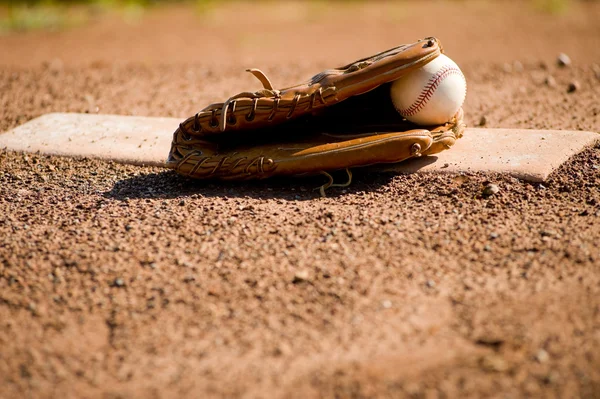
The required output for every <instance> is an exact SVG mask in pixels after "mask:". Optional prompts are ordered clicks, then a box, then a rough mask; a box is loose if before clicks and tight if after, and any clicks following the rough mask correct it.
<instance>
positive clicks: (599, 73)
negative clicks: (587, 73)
mask: <svg viewBox="0 0 600 399" xmlns="http://www.w3.org/2000/svg"><path fill="white" fill-rule="evenodd" d="M592 70H593V71H594V75H595V76H596V79H598V80H600V65H598V64H592Z"/></svg>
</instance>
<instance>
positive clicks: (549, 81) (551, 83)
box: [544, 75, 556, 87]
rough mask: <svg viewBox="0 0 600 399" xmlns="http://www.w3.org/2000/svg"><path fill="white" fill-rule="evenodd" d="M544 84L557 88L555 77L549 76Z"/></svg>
mask: <svg viewBox="0 0 600 399" xmlns="http://www.w3.org/2000/svg"><path fill="white" fill-rule="evenodd" d="M544 84H545V85H546V86H548V87H556V79H554V76H551V75H548V76H546V79H544Z"/></svg>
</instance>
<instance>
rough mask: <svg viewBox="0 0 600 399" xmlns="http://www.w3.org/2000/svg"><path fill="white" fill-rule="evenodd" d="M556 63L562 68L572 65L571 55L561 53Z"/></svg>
mask: <svg viewBox="0 0 600 399" xmlns="http://www.w3.org/2000/svg"><path fill="white" fill-rule="evenodd" d="M556 64H557V65H558V66H559V67H561V68H564V67H568V66H571V57H569V56H568V55H566V54H565V53H560V54H559V55H558V58H557V59H556Z"/></svg>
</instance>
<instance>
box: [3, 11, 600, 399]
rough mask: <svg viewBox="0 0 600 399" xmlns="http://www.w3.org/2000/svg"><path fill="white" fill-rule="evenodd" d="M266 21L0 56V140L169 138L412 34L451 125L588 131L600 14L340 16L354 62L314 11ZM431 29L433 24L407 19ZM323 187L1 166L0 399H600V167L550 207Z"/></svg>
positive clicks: (516, 196)
mask: <svg viewBox="0 0 600 399" xmlns="http://www.w3.org/2000/svg"><path fill="white" fill-rule="evenodd" d="M269 4H271V3H269V2H267V3H265V4H262V3H261V4H259V5H257V6H256V7H255V8H248V6H244V7H247V8H248V9H247V10H245V11H244V13H245V14H244V17H246V16H247V15H250V14H249V13H254V14H252V15H255V16H256V18H254V19H252V20H253V21H254V22H253V23H254V25H252V24H251V23H250V22H248V21H245V20H244V21H241V19H240V18H241V17H240V16H239V15H238V16H237V17H235V18H238V19H240V21H241V22H240V21H237V22H239V23H240V29H242V30H243V29H246V28H247V27H248V26H250V25H252V26H253V27H254V30H252V32H251V34H250V33H249V34H248V35H249V36H250V37H249V38H246V39H243V40H242V39H240V37H239V35H234V34H233V33H232V32H231V29H230V28H231V26H230V24H232V23H233V22H231V21H230V20H229V19H227V18H225V17H224V16H226V15H228V14H227V13H228V12H230V11H231V9H230V7H231V6H223V7H221V8H217V9H215V10H214V11H211V13H212V14H211V15H212V17H211V19H210V21H212V22H211V23H210V24H208V25H206V24H205V25H198V24H196V25H192V24H189V21H190V18H191V17H190V16H189V14H188V13H187V12H186V10H187V9H185V8H181V7H173V8H168V9H154V10H150V11H149V12H148V13H147V15H146V16H144V17H143V18H142V20H141V21H140V22H139V23H138V24H133V25H132V24H130V23H129V22H127V21H121V20H119V19H118V18H101V19H100V20H99V21H97V22H96V23H94V24H92V25H90V26H87V27H82V28H78V29H73V30H68V31H65V32H58V33H52V34H48V33H39V32H38V33H35V32H34V33H24V34H11V35H7V36H0V52H1V53H2V54H4V56H3V58H2V60H0V64H1V65H3V66H1V67H0V131H3V130H6V129H9V128H12V127H14V126H17V125H19V124H21V123H23V122H25V121H27V120H30V119H31V118H33V117H36V116H39V115H41V114H44V113H47V112H53V111H61V112H64V111H74V112H92V113H94V112H100V113H116V114H123V115H153V116H176V117H181V118H185V117H186V116H189V115H190V114H192V113H193V112H195V111H197V110H198V109H199V108H202V107H203V106H204V105H206V104H208V103H210V102H212V101H217V100H222V99H223V98H224V97H227V96H229V95H231V94H234V93H235V92H238V91H242V90H253V89H255V88H257V87H256V85H257V83H256V82H254V81H253V79H252V77H247V76H244V75H243V70H244V69H245V68H247V67H249V66H253V67H260V68H262V69H264V70H265V71H266V72H268V73H269V76H270V77H271V79H272V80H273V81H274V82H275V84H276V85H277V86H281V85H290V84H293V83H296V82H298V81H302V80H304V79H306V78H308V77H309V76H311V75H313V74H314V73H316V72H318V71H319V70H321V69H323V68H327V67H334V66H337V64H338V61H339V64H340V65H341V64H343V63H344V62H346V61H351V60H353V59H354V58H356V57H357V56H364V55H369V54H371V53H373V52H375V51H378V50H381V49H384V48H386V47H391V46H393V45H397V44H399V43H402V42H409V41H413V40H414V39H417V38H418V37H419V36H425V35H427V34H435V35H437V36H439V37H440V39H441V40H442V42H443V43H444V45H445V48H446V50H447V53H448V55H449V56H451V57H453V58H455V59H456V60H457V61H458V62H459V65H461V67H462V68H463V70H464V72H465V75H466V77H467V81H468V83H469V92H468V97H467V102H466V104H465V113H466V119H467V122H468V124H469V126H476V125H480V124H481V125H485V126H486V127H506V128H524V127H525V128H527V127H529V128H546V129H573V130H577V129H581V130H591V131H600V116H599V114H600V105H599V101H598V96H599V93H600V79H598V73H599V70H600V69H599V67H598V65H597V63H598V62H600V51H599V50H598V48H600V46H599V45H598V41H599V40H600V25H598V24H597V20H598V19H597V18H595V17H596V16H598V15H599V12H600V3H596V2H582V3H578V2H575V3H574V4H573V6H572V8H571V9H570V11H569V12H567V13H566V14H564V15H559V16H551V15H548V14H544V13H540V12H537V11H535V10H534V9H524V8H523V7H526V6H524V5H521V6H519V4H521V2H506V4H504V5H503V7H493V5H492V4H496V3H486V2H461V3H460V5H459V6H454V5H452V4H454V3H450V5H448V4H445V3H437V2H436V3H429V2H423V3H419V4H420V5H406V8H405V9H404V8H401V9H399V11H397V12H398V14H397V16H396V17H394V18H398V20H395V19H390V18H392V16H393V15H392V14H391V12H392V11H393V10H390V9H386V8H385V7H391V6H390V5H389V4H387V3H385V4H376V5H375V6H370V7H368V8H361V7H363V6H359V5H356V4H354V3H351V5H349V6H346V7H343V8H341V11H340V13H341V14H340V15H343V16H345V17H347V18H350V17H352V16H354V17H353V18H355V19H354V20H359V19H360V18H365V15H366V16H367V17H370V18H371V19H367V20H368V21H372V20H373V19H376V18H379V20H380V21H382V22H381V23H380V24H374V23H373V22H369V23H368V24H367V28H365V35H364V37H363V36H361V35H359V36H360V37H358V38H357V40H356V43H348V41H347V40H348V37H351V36H350V35H352V34H354V35H356V25H353V24H352V23H349V22H348V21H353V19H349V20H348V19H347V20H345V22H344V21H343V20H342V19H339V20H338V19H335V18H333V17H332V15H335V14H332V11H331V10H329V9H328V8H327V7H326V6H317V5H315V4H317V3H315V4H312V3H311V4H312V5H301V4H300V3H289V4H291V5H288V6H287V7H292V6H293V7H292V8H291V9H288V10H287V11H286V12H284V13H283V14H277V13H280V12H281V10H282V9H284V11H285V7H284V6H276V7H275V11H272V12H270V13H269V12H267V11H268V7H269ZM434 6H435V7H438V8H437V9H436V8H433V9H435V10H437V12H438V13H439V14H436V15H443V16H444V21H442V22H443V23H440V22H439V21H438V22H437V23H436V19H435V18H432V20H433V21H429V20H428V21H424V22H423V25H420V24H419V23H420V21H417V20H416V19H415V18H410V17H408V16H410V15H426V14H427V13H430V12H431V10H432V7H434ZM294 7H295V8H294ZM302 7H305V8H302ZM311 7H312V8H311ZM314 7H325V8H321V9H318V8H317V9H315V8H314ZM340 7H341V6H340ZM527 7H529V6H527ZM306 9H308V11H306ZM298 10H300V11H302V10H304V11H302V12H306V15H307V16H305V17H302V18H308V19H307V20H304V19H302V18H300V17H297V15H299V13H300V11H298ZM382 10H383V11H382ZM527 13H528V14H527ZM458 14H461V15H462V16H463V17H464V18H463V19H460V20H458V22H457V23H458V24H459V25H460V27H462V28H463V29H458V28H457V29H456V30H451V31H449V32H448V33H446V31H445V30H442V29H441V28H440V27H439V26H440V25H443V26H444V27H446V29H447V20H448V17H449V16H456V15H458ZM281 15H287V16H290V17H289V18H290V19H283V20H281V19H280V18H279V17H281ZM301 15H305V14H301ZM319 15H322V16H319ZM382 15H385V16H387V17H386V18H387V19H386V18H383V17H382ZM394 15H395V14H394ZM524 15H526V16H527V17H525V16H524ZM292 16H296V17H293V18H292ZM203 18H208V17H206V16H205V17H203ZM235 18H233V17H232V20H233V21H236V19H235ZM332 18H333V19H332ZM165 21H166V22H165ZM215 21H216V22H215ZM219 21H220V22H219ZM398 21H403V22H402V23H399V22H398ZM507 21H515V22H514V24H513V23H511V24H510V25H509V27H514V26H518V28H514V29H512V28H511V29H509V28H507V26H508V25H507V24H508V22H507ZM524 21H526V22H527V25H523V24H522V23H524ZM593 21H596V22H595V23H592V22H593ZM159 22H160V23H159ZM502 22H505V23H506V24H505V25H503V24H502ZM519 23H521V25H518V24H519ZM305 25H309V26H310V27H311V29H310V32H308V33H307V34H306V35H305V36H304V35H303V34H302V31H299V29H298V28H297V26H305ZM394 26H399V28H397V30H398V31H399V32H398V33H396V32H395V31H394V30H392V29H393V28H394ZM294 27H296V28H294ZM426 28H429V29H430V30H431V31H432V32H431V33H424V34H423V35H421V34H420V33H421V30H424V29H426ZM467 28H468V29H467ZM187 29H189V32H187V31H186V30H187ZM411 29H414V31H411ZM186 32H187V33H186ZM261 32H262V36H261ZM325 32H333V33H332V34H331V36H327V35H326V33H325ZM391 32H394V34H393V35H392V34H391ZM410 32H412V33H410ZM415 32H417V33H419V34H418V35H415ZM501 32H502V33H504V32H506V35H505V36H504V38H501V37H500V36H498V35H500V33H501ZM119 33H121V34H119ZM201 33H205V34H206V35H208V38H207V36H202V35H201ZM165 35H167V37H165ZM186 35H188V36H186ZM319 35H321V36H319ZM317 36H318V37H323V41H322V43H321V44H323V46H322V47H319V50H318V51H315V50H314V47H313V46H314V44H315V37H317ZM184 37H187V39H188V40H182V38H184ZM472 37H479V40H475V39H471V38H472ZM499 37H500V38H499ZM210 38H218V39H215V40H216V44H215V42H211V40H208V39H210ZM582 38H586V40H587V42H586V43H583V41H582ZM126 39H127V40H126ZM180 39H181V40H180ZM343 39H345V40H346V41H345V42H344V40H343ZM485 40H489V41H491V45H485V43H483V42H484V41H485ZM519 41H520V42H522V43H523V45H522V46H517V45H516V44H517V43H518V42H519ZM342 42H344V46H345V47H342V46H340V45H337V47H335V49H333V50H331V54H330V57H331V59H332V60H333V61H331V60H330V61H328V62H327V60H328V57H327V51H329V48H330V47H328V46H331V45H332V43H342ZM353 42H354V40H353ZM58 43H64V44H65V46H67V45H68V46H67V47H68V49H67V48H66V47H58ZM132 43H135V45H133V49H132V51H131V52H126V51H124V50H123V49H124V48H129V47H132ZM206 43H208V44H206ZM265 43H267V44H269V45H268V46H267V45H263V44H265ZM204 44H206V48H203V45H204ZM286 44H287V45H288V46H287V47H286ZM128 46H129V47H128ZM511 46H512V47H511ZM331 48H333V47H331ZM274 49H275V50H276V51H275V50H274ZM235 50H239V51H240V56H239V57H234V56H232V55H235V54H237V53H235ZM509 50H512V52H511V51H509ZM219 51H220V52H219ZM274 51H275V53H274ZM313 53H314V54H313ZM561 53H564V55H567V57H569V60H570V63H569V65H568V66H566V67H561V66H559V65H558V62H557V59H558V57H559V55H560V54H561ZM165 54H166V55H170V54H172V55H173V59H170V58H168V57H166V58H165V57H164V56H165ZM188 54H189V55H190V56H189V59H186V58H185V56H186V55H188ZM204 57H206V61H205V58H204ZM563 58H564V57H563ZM249 60H250V61H252V62H251V63H250V64H248V61H249ZM288 60H289V61H288ZM288 64H289V66H288ZM282 66H285V67H282ZM575 82H576V83H577V87H576V89H575V90H571V89H570V87H571V86H570V85H571V84H575ZM167 152H168V148H166V149H165V155H166V153H167ZM342 175H343V174H342ZM341 178H343V176H341ZM320 184H322V178H320V177H313V178H307V179H274V180H268V181H263V182H250V183H231V184H229V183H228V184H219V183H211V182H197V181H192V180H189V179H186V178H183V177H180V176H177V175H176V174H174V173H173V172H171V171H165V170H162V169H158V168H143V167H134V166H126V165H119V164H114V163H110V162H101V161H96V160H89V159H83V160H81V159H79V160H76V159H67V158H60V157H46V156H40V155H32V154H28V155H25V154H20V153H13V152H7V151H2V150H0V397H6V398H13V397H61V398H62V397H106V398H117V397H232V396H244V397H299V398H300V397H301V398H305V397H401V396H416V397H428V398H429V397H431V398H434V397H465V396H474V397H481V396H499V395H500V396H510V397H525V396H527V397H530V396H538V397H542V396H543V397H597V396H600V355H599V354H600V350H599V348H600V333H599V331H600V254H599V253H598V245H597V243H598V242H599V241H600V224H599V222H600V147H596V148H590V149H588V150H586V151H585V152H583V153H581V154H579V155H577V156H575V157H574V158H573V159H571V160H570V161H569V162H568V163H567V164H565V165H563V167H561V168H560V169H559V170H558V171H557V172H556V173H554V174H553V175H552V176H551V178H550V179H549V180H548V181H547V182H544V183H543V184H530V183H526V182H523V181H520V180H518V179H514V178H511V177H507V176H501V175H490V174H485V175H484V174H477V173H472V174H461V175H431V174H419V175H394V174H386V173H380V171H378V170H376V169H373V168H370V169H369V168H366V169H358V170H356V171H355V179H354V182H353V184H352V185H351V186H350V187H348V188H346V189H332V190H329V191H328V197H327V198H321V197H320V195H319V193H318V191H315V190H314V188H315V187H318V186H319V185H320Z"/></svg>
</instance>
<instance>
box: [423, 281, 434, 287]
mask: <svg viewBox="0 0 600 399" xmlns="http://www.w3.org/2000/svg"><path fill="white" fill-rule="evenodd" d="M425 285H426V286H427V287H428V288H435V281H433V280H427V282H425Z"/></svg>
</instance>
